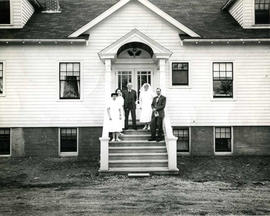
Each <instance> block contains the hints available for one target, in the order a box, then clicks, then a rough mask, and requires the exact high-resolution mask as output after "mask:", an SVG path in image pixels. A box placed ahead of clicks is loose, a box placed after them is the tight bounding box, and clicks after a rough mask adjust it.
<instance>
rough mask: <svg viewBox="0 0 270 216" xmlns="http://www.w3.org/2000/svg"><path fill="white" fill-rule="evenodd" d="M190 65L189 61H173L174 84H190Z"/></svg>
mask: <svg viewBox="0 0 270 216" xmlns="http://www.w3.org/2000/svg"><path fill="white" fill-rule="evenodd" d="M188 72H189V65H188V63H187V62H173V63H172V85H173V86H183V85H188V84H189V77H188Z"/></svg>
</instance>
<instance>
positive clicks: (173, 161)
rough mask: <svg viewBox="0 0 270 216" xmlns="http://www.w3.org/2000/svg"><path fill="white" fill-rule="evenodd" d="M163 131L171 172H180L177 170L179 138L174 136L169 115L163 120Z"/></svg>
mask: <svg viewBox="0 0 270 216" xmlns="http://www.w3.org/2000/svg"><path fill="white" fill-rule="evenodd" d="M163 131H164V138H165V142H166V148H167V153H168V168H169V170H170V171H179V169H178V168H177V138H176V137H175V136H174V135H173V128H172V126H171V121H170V119H169V117H168V115H167V114H166V115H165V117H164V119H163Z"/></svg>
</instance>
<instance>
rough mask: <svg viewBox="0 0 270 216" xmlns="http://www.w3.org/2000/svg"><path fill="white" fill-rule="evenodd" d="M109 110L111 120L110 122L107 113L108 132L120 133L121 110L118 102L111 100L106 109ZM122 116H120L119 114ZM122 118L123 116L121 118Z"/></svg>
mask: <svg viewBox="0 0 270 216" xmlns="http://www.w3.org/2000/svg"><path fill="white" fill-rule="evenodd" d="M108 108H110V114H111V118H112V120H110V118H109V115H108V112H107V110H106V113H107V123H108V129H109V132H121V131H122V120H120V113H119V109H120V110H121V107H120V105H119V101H118V100H117V99H116V100H113V99H111V100H110V102H109V104H108V106H107V109H108ZM121 115H122V114H121ZM122 118H123V116H122Z"/></svg>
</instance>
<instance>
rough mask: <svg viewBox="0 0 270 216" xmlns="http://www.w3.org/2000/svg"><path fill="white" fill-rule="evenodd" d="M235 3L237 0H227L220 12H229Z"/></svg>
mask: <svg viewBox="0 0 270 216" xmlns="http://www.w3.org/2000/svg"><path fill="white" fill-rule="evenodd" d="M236 1H237V0H227V2H226V3H225V5H223V7H222V10H229V9H230V7H231V6H233V5H234V3H235V2H236Z"/></svg>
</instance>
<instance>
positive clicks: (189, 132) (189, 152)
mask: <svg viewBox="0 0 270 216" xmlns="http://www.w3.org/2000/svg"><path fill="white" fill-rule="evenodd" d="M177 129H178V130H181V129H188V150H189V151H188V152H178V151H177V140H176V151H177V155H179V156H181V155H190V154H191V127H190V126H186V127H185V126H175V127H173V130H177ZM176 138H177V137H176Z"/></svg>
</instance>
